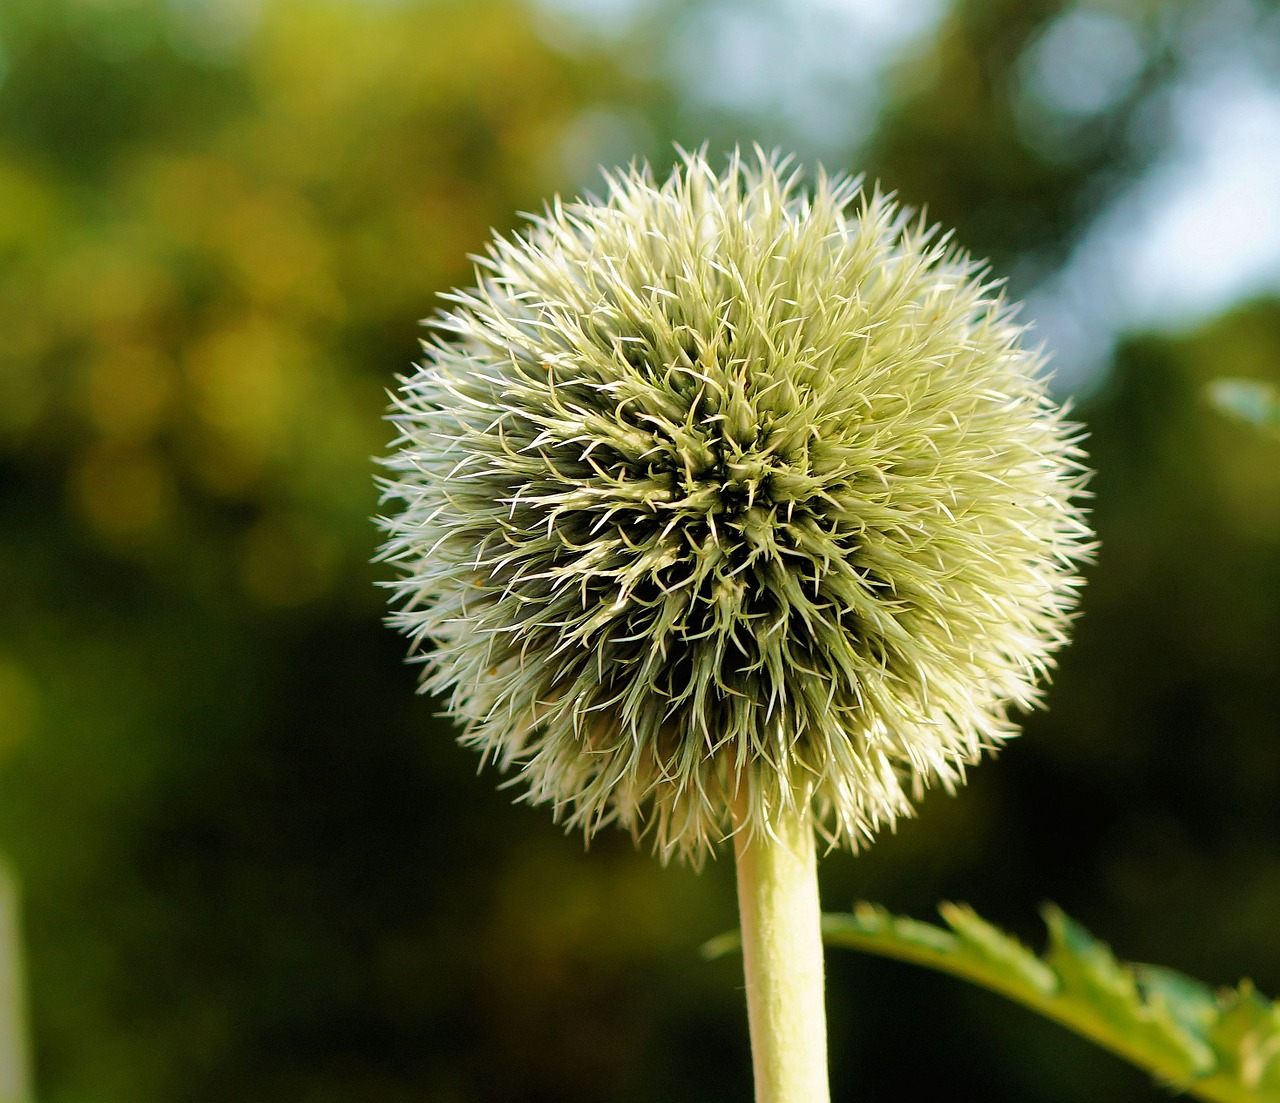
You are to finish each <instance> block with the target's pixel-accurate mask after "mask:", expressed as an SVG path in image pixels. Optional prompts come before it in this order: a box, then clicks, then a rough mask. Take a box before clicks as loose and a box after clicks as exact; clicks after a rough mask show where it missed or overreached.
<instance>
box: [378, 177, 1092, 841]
mask: <svg viewBox="0 0 1280 1103" xmlns="http://www.w3.org/2000/svg"><path fill="white" fill-rule="evenodd" d="M447 299H448V301H449V303H450V306H449V308H447V309H446V310H445V311H443V312H442V313H441V314H440V315H439V317H438V318H437V319H436V320H435V322H434V326H435V334H434V337H433V339H432V340H431V341H430V342H428V343H427V344H426V345H425V359H424V361H423V363H422V364H421V366H420V367H419V368H418V370H417V371H416V373H415V374H413V375H411V376H409V377H407V378H405V379H403V380H402V386H401V388H400V390H399V392H398V394H397V395H396V396H395V398H394V407H393V411H392V414H391V418H392V420H393V422H394V424H395V426H396V428H397V430H398V432H399V436H398V438H397V440H396V441H395V443H394V446H393V452H392V454H391V456H390V458H389V459H388V460H386V465H387V467H388V468H389V469H390V471H391V473H392V474H391V476H390V478H389V479H388V480H386V481H385V484H384V487H385V500H387V501H391V502H394V503H397V507H398V511H397V512H393V513H391V515H390V516H388V517H387V518H386V519H385V520H384V521H383V524H384V527H385V530H386V532H387V534H388V536H387V542H386V545H385V547H384V549H383V555H384V557H385V558H386V559H387V560H389V561H390V562H391V563H393V564H394V565H395V566H396V568H397V569H398V572H399V578H398V580H397V581H396V582H394V583H393V584H392V586H393V588H394V591H395V596H396V599H397V610H396V612H395V613H394V614H393V616H392V618H391V619H392V622H393V623H394V624H396V625H397V626H399V627H400V628H401V629H403V630H404V631H405V633H407V635H408V636H409V638H410V640H411V642H412V647H413V649H414V651H415V652H416V654H417V657H418V658H419V660H420V661H421V662H422V663H423V665H424V679H423V687H424V688H425V689H426V690H429V691H431V692H435V693H440V694H443V695H445V697H446V698H447V701H448V706H449V709H450V711H451V712H452V714H453V715H454V716H455V717H457V718H458V719H459V720H460V721H461V723H462V725H463V734H462V737H461V738H462V740H463V742H464V743H466V744H469V745H471V746H473V747H475V748H477V749H478V750H479V751H480V752H481V754H482V759H483V760H492V761H495V762H496V763H497V765H498V766H499V767H500V768H501V769H503V770H515V771H518V773H517V775H516V777H515V778H514V779H513V780H514V781H515V782H516V783H517V784H519V785H520V786H522V787H523V790H524V797H525V799H527V800H530V801H533V802H538V803H542V802H545V803H549V804H550V805H551V806H552V808H553V809H554V812H555V815H556V816H557V817H558V818H559V819H561V820H562V821H564V822H565V823H566V824H568V825H570V826H577V827H581V828H583V829H584V830H585V831H586V832H587V833H588V834H590V833H592V832H594V831H595V830H596V829H597V828H599V827H600V826H601V825H602V824H605V823H608V822H611V821H616V822H618V823H620V824H622V825H623V826H625V827H627V828H630V829H631V830H633V831H634V832H637V833H642V832H646V831H647V832H651V833H652V837H653V839H654V841H655V844H656V846H657V848H658V849H659V850H660V852H661V853H662V854H663V855H664V856H667V855H671V854H680V855H683V856H687V857H691V858H693V859H694V860H698V859H700V858H701V857H703V856H705V854H706V853H707V852H709V851H710V850H711V849H712V848H713V847H714V846H715V844H716V843H717V842H719V841H720V840H722V839H723V838H724V837H725V835H726V833H727V832H728V831H730V830H731V821H730V815H729V808H730V804H731V802H733V801H735V800H736V801H738V808H739V820H740V822H739V829H741V830H744V831H749V832H766V833H767V832H769V829H770V823H771V822H772V821H773V818H774V817H775V816H776V815H778V814H779V812H780V811H783V810H795V809H797V808H810V807H811V808H813V809H814V811H815V815H816V818H817V821H818V822H819V823H820V824H821V825H822V827H823V829H824V830H825V832H826V833H827V835H828V837H829V838H830V839H831V840H832V841H833V842H837V843H843V844H848V845H857V843H858V841H859V840H860V839H864V840H865V839H869V838H870V837H871V836H872V834H873V833H874V832H875V830H876V829H877V827H878V826H880V825H881V824H883V823H885V822H889V823H891V822H892V821H893V820H894V819H895V817H897V816H900V815H904V814H909V813H910V811H911V808H912V802H913V801H914V800H917V799H919V797H920V796H921V794H922V791H923V790H924V788H925V787H926V786H928V785H930V784H932V783H938V784H941V785H943V786H945V787H947V788H951V787H953V786H954V785H955V784H956V783H957V782H959V781H961V780H962V779H963V776H964V769H965V766H966V765H967V764H970V763H973V762H975V761H976V760H977V759H978V758H979V757H980V755H981V754H982V752H983V751H984V750H986V749H990V748H994V747H996V746H997V745H998V744H1000V743H1001V742H1002V741H1003V740H1005V739H1007V738H1008V737H1010V736H1011V735H1013V734H1015V731H1016V727H1015V724H1014V722H1013V721H1012V720H1011V719H1010V710H1011V709H1020V710H1021V709H1027V708H1030V707H1032V706H1034V705H1035V704H1037V703H1038V701H1039V700H1040V694H1041V687H1042V686H1043V683H1044V681H1045V678H1046V676H1047V672H1048V670H1049V668H1050V667H1051V665H1052V662H1053V655H1054V652H1055V651H1057V649H1058V648H1059V647H1060V646H1061V645H1062V644H1063V643H1064V642H1065V638H1066V635H1065V634H1066V629H1067V626H1068V621H1069V619H1070V616H1071V614H1072V610H1073V608H1074V606H1075V604H1076V591H1077V587H1078V585H1079V577H1078V566H1079V564H1080V563H1081V561H1082V560H1084V559H1086V558H1087V557H1088V554H1089V550H1090V547H1091V544H1090V535H1089V531H1088V528H1087V527H1086V525H1085V522H1084V519H1083V514H1082V511H1081V509H1080V506H1079V504H1078V502H1079V498H1080V497H1081V491H1082V487H1083V484H1084V481H1085V477H1086V476H1085V472H1084V470H1083V468H1082V467H1081V465H1080V464H1081V459H1082V454H1081V452H1080V450H1079V447H1078V441H1079V437H1080V432H1079V429H1078V427H1077V426H1075V425H1073V424H1071V423H1070V422H1069V421H1067V420H1065V417H1064V414H1063V411H1062V410H1060V409H1059V408H1057V407H1056V406H1055V405H1054V404H1053V403H1052V402H1051V401H1050V399H1049V398H1048V397H1047V396H1046V391H1045V384H1044V382H1043V380H1042V379H1041V378H1039V375H1038V373H1039V369H1040V358H1039V356H1038V354H1037V353H1036V352H1034V351H1031V350H1029V349H1026V348H1024V347H1023V346H1022V345H1021V343H1020V338H1021V333H1022V330H1021V327H1020V326H1019V325H1018V324H1016V323H1015V321H1014V318H1013V313H1012V310H1011V309H1010V308H1009V306H1008V305H1007V304H1006V303H1005V302H1004V301H1003V300H1002V298H1001V297H1000V295H999V294H998V293H997V289H996V285H995V284H994V283H993V282H992V281H990V280H988V279H987V277H986V274H985V270H984V269H983V268H982V267H981V266H979V265H978V264H975V263H974V262H973V261H971V260H969V259H968V258H967V257H966V256H965V255H964V254H962V253H960V252H958V251H957V250H956V249H955V248H954V247H952V246H951V245H950V243H949V241H948V239H947V237H946V236H944V235H940V234H939V233H938V232H937V231H936V228H930V227H927V226H926V225H924V224H923V223H922V222H920V221H918V220H913V219H912V218H911V217H910V216H909V215H908V213H907V212H905V211H903V210H902V209H901V208H899V207H898V206H897V205H895V203H894V202H893V201H892V200H891V199H890V198H888V197H886V196H884V195H882V194H880V193H879V192H878V191H876V192H872V193H867V192H865V191H864V190H862V189H861V187H860V186H859V183H858V182H857V181H855V180H850V179H843V178H841V179H830V178H827V177H826V176H824V175H822V174H819V175H818V176H817V178H816V182H815V184H814V186H813V188H812V190H811V191H806V190H805V189H804V188H802V186H801V183H800V179H799V176H798V174H797V173H795V172H791V171H789V169H788V165H787V162H785V161H781V160H779V159H777V158H776V157H768V156H766V155H763V154H758V156H757V158H756V160H754V161H752V162H746V161H744V160H743V159H741V158H740V157H738V156H734V157H733V158H731V159H730V162H729V165H728V168H727V170H726V171H725V172H723V173H721V174H717V173H716V172H715V171H714V170H713V169H712V168H711V167H710V166H709V165H708V164H707V162H706V160H705V159H704V158H703V157H702V156H701V155H697V154H692V155H685V156H684V159H683V163H682V164H681V165H679V166H678V167H677V169H676V170H675V171H674V172H673V173H672V174H671V176H670V177H669V178H668V179H666V180H664V181H661V182H658V181H656V180H655V179H654V178H653V176H652V174H651V173H650V172H649V171H648V170H647V169H644V168H639V169H633V170H631V171H628V172H625V173H621V174H619V175H616V176H612V177H609V178H608V191H607V194H606V195H605V196H604V197H603V199H600V200H587V201H580V202H574V203H567V204H562V203H561V202H559V201H558V200H557V201H556V202H554V203H553V204H552V205H551V206H550V207H549V209H548V210H547V211H546V212H545V213H544V214H543V215H542V216H541V217H537V218H534V219H533V221H532V223H531V225H530V226H529V227H528V228H527V229H526V230H525V231H524V232H523V233H522V234H521V235H520V236H517V237H513V238H509V239H503V238H498V239H496V240H495V241H494V242H493V244H492V245H491V246H490V248H489V251H488V253H487V255H486V256H485V257H484V258H482V259H480V260H479V267H478V270H477V282H476V285H475V286H474V287H472V288H470V289H468V290H463V291H456V292H454V293H452V294H451V295H449V296H447Z"/></svg>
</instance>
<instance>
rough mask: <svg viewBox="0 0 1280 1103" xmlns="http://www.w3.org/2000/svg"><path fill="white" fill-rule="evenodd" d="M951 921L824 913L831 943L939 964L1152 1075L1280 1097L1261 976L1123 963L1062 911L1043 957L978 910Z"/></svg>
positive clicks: (1220, 1097) (1275, 1029) (947, 910)
mask: <svg viewBox="0 0 1280 1103" xmlns="http://www.w3.org/2000/svg"><path fill="white" fill-rule="evenodd" d="M939 911H940V912H941V914H942V917H943V919H944V920H945V922H946V924H947V927H946V928H943V927H937V926H934V925H932V924H929V923H922V922H920V921H918V920H915V919H908V918H904V917H900V916H895V915H892V914H891V913H889V912H887V911H885V910H884V909H883V908H879V907H875V906H873V905H870V904H859V905H857V906H856V907H855V908H854V911H853V913H852V914H849V915H826V916H823V924H822V925H823V934H824V937H825V938H826V941H827V942H828V943H829V944H831V945H836V946H847V947H850V948H852V949H856V950H863V951H866V952H868V953H874V954H879V955H881V956H884V957H892V958H897V959H899V960H902V961H910V962H914V963H915V964H917V965H927V966H929V967H930V968H933V969H937V970H940V971H941V972H946V973H951V974H952V975H954V976H958V977H962V978H964V979H965V980H969V981H972V982H973V983H975V984H978V985H981V986H982V987H984V988H988V989H990V990H992V991H994V992H998V993H1000V994H1001V995H1003V996H1006V997H1008V998H1009V999H1012V1000H1015V1001H1017V1002H1018V1003H1021V1004H1023V1005H1024V1006H1026V1007H1029V1008H1031V1009H1032V1010H1033V1011H1037V1012H1039V1013H1040V1014H1042V1015H1044V1016H1045V1017H1047V1018H1049V1019H1052V1020H1054V1021H1055V1022H1058V1023H1060V1024H1062V1025H1063V1026H1066V1027H1068V1028H1070V1029H1071V1030H1074V1031H1076V1032H1077V1033H1078V1034H1081V1035H1083V1036H1084V1037H1086V1038H1089V1039H1090V1040H1092V1041H1094V1042H1096V1043H1098V1044H1099V1045H1101V1046H1103V1047H1104V1048H1106V1049H1109V1050H1111V1051H1112V1052H1113V1053H1115V1054H1117V1055H1119V1056H1121V1057H1123V1058H1125V1059H1126V1060H1128V1061H1130V1062H1132V1063H1133V1064H1135V1065H1138V1066H1139V1067H1140V1068H1143V1069H1145V1070H1146V1071H1147V1072H1149V1073H1150V1074H1151V1075H1152V1076H1153V1077H1155V1079H1156V1080H1157V1081H1159V1082H1160V1083H1161V1084H1163V1085H1166V1086H1169V1087H1172V1088H1174V1089H1176V1090H1178V1091H1181V1092H1186V1093H1187V1094H1189V1095H1195V1096H1198V1097H1200V1098H1201V1099H1208V1100H1214V1101H1216V1103H1280V1008H1277V1005H1276V1004H1274V1003H1272V1002H1271V1001H1270V1000H1267V999H1265V998H1263V997H1262V996H1260V995H1259V994H1258V993H1257V992H1256V991H1255V990H1254V989H1253V986H1252V985H1251V984H1249V982H1247V981H1245V982H1243V983H1242V984H1241V985H1240V986H1239V987H1238V988H1236V989H1227V990H1224V991H1222V992H1215V991H1214V990H1213V989H1211V988H1210V987H1209V986H1208V985H1205V984H1202V983H1201V982H1200V981H1197V980H1194V979H1193V978H1191V977H1188V976H1185V975H1183V974H1181V973H1177V972H1175V971H1174V970H1172V969H1164V968H1161V967H1159V966H1153V965H1129V964H1127V963H1123V962H1119V961H1117V960H1116V958H1115V956H1114V955H1113V954H1112V952H1111V949H1110V948H1109V947H1108V946H1107V945H1106V944H1105V943H1103V942H1100V941H1099V940H1098V939H1096V938H1094V937H1093V935H1091V934H1090V933H1089V932H1088V931H1087V930H1085V928H1084V927H1082V926H1081V925H1080V924H1079V923H1076V922H1075V921H1074V920H1072V919H1070V918H1069V917H1068V916H1066V915H1065V914H1063V913H1062V912H1061V911H1059V910H1058V909H1057V908H1054V907H1052V906H1050V907H1046V908H1045V909H1044V913H1043V914H1044V919H1045V924H1046V926H1047V927H1048V929H1049V945H1048V948H1047V950H1046V951H1045V954H1044V956H1043V957H1037V956H1036V955H1035V954H1034V953H1032V952H1031V951H1030V950H1028V949H1027V948H1026V947H1025V946H1023V945H1022V943H1020V942H1019V941H1018V940H1017V939H1015V938H1013V937H1012V936H1011V935H1009V934H1007V933H1006V932H1004V931H1002V930H1000V929H999V928H998V927H994V926H992V925H991V924H990V923H988V922H986V920H984V919H982V918H981V917H980V916H978V915H977V914H976V913H975V912H974V911H973V910H972V909H970V908H968V907H965V906H962V905H956V904H943V905H942V906H941V907H940V908H939Z"/></svg>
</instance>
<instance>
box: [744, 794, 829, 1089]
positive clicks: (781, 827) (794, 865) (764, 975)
mask: <svg viewBox="0 0 1280 1103" xmlns="http://www.w3.org/2000/svg"><path fill="white" fill-rule="evenodd" d="M744 802H745V793H743V794H742V795H740V797H739V799H738V801H737V802H735V805H734V824H735V827H737V828H738V831H737V833H736V834H735V836H734V851H735V854H736V856H737V862H738V911H739V914H740V918H741V923H742V952H743V968H744V970H745V973H746V987H747V1017H748V1020H749V1022H750V1025H751V1062H752V1067H753V1069H754V1072H755V1084H756V1103H828V1101H829V1100H830V1098H831V1094H830V1089H829V1087H828V1083H827V1018H826V1008H825V1006H824V1003H823V982H822V913H821V909H820V907H819V904H818V859H817V853H816V850H815V847H814V838H813V823H812V821H811V819H810V818H809V816H808V815H807V814H805V813H803V812H798V811H792V812H788V813H785V814H783V815H781V816H779V817H777V819H776V820H775V821H774V823H773V825H772V834H771V835H770V836H764V835H759V834H753V833H750V832H748V831H747V830H745V829H744V828H743V822H744V819H745V816H744V812H745V803H744Z"/></svg>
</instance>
